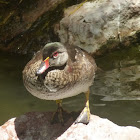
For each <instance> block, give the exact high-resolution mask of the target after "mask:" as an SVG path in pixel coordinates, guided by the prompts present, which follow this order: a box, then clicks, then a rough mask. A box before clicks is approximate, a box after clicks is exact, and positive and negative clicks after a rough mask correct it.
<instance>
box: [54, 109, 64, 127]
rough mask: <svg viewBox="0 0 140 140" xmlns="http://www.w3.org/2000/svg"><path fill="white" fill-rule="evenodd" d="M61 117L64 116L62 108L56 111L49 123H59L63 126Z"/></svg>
mask: <svg viewBox="0 0 140 140" xmlns="http://www.w3.org/2000/svg"><path fill="white" fill-rule="evenodd" d="M63 115H64V110H63V108H62V107H59V108H58V109H57V111H56V112H55V113H54V114H53V116H52V120H51V123H52V124H54V123H61V124H62V125H64V119H63Z"/></svg>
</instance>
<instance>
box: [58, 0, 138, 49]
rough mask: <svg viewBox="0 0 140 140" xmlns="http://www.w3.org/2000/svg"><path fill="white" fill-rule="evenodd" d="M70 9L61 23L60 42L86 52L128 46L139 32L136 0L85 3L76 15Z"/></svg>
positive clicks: (98, 0)
mask: <svg viewBox="0 0 140 140" xmlns="http://www.w3.org/2000/svg"><path fill="white" fill-rule="evenodd" d="M78 6H79V5H77V6H72V7H70V8H69V9H67V10H66V11H65V16H64V18H63V19H62V20H61V21H60V30H59V37H60V39H61V42H63V43H66V42H68V43H70V44H74V45H78V46H81V47H82V48H84V49H86V50H87V51H88V52H96V51H97V50H99V49H100V48H101V47H102V49H105V48H114V47H116V45H118V44H119V43H120V42H121V43H122V44H123V45H126V46H129V45H130V44H131V43H132V41H131V39H132V37H133V42H134V40H135V39H136V40H138V37H136V33H137V32H139V31H140V1H139V0H96V1H93V2H86V3H84V4H83V6H81V7H80V8H79V9H78V10H77V11H75V12H73V11H74V10H75V9H76V8H77V7H78Z"/></svg>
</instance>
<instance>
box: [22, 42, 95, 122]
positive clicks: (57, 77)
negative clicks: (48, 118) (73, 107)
mask: <svg viewBox="0 0 140 140" xmlns="http://www.w3.org/2000/svg"><path fill="white" fill-rule="evenodd" d="M96 69H97V66H96V63H95V60H94V58H93V57H92V56H91V55H90V54H89V53H88V52H87V51H85V50H83V49H82V48H80V47H78V46H74V45H69V44H63V43H60V42H52V43H48V44H46V45H45V46H44V47H43V48H42V49H41V50H39V51H38V52H37V53H36V54H35V55H34V56H33V58H32V59H31V60H30V61H29V62H28V63H27V64H26V66H25V68H24V70H23V83H24V86H25V88H26V89H27V90H28V91H29V92H30V93H31V94H32V95H33V96H36V97H38V98H40V99H43V100H54V101H56V103H57V105H58V108H57V111H56V112H58V118H59V122H60V123H64V119H63V115H62V112H63V108H62V99H64V98H69V97H72V96H76V95H78V94H80V93H83V92H84V93H85V97H86V103H85V107H84V109H83V110H82V112H81V113H80V115H79V117H78V118H77V119H76V121H75V123H83V124H88V123H89V121H90V108H89V94H90V86H91V85H92V84H93V81H94V77H95V72H96ZM54 116H55V115H54ZM52 118H53V117H52ZM52 120H53V119H52Z"/></svg>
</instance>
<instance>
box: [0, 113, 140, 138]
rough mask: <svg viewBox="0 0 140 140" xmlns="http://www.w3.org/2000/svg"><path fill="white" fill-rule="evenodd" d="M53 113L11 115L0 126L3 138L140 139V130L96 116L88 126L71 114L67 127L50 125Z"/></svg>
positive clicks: (0, 135)
mask: <svg viewBox="0 0 140 140" xmlns="http://www.w3.org/2000/svg"><path fill="white" fill-rule="evenodd" d="M51 115H52V113H39V112H38V113H37V112H31V113H27V114H25V115H22V116H20V117H18V118H12V119H10V120H8V121H7V122H6V123H5V124H4V125H2V126H1V127H0V140H54V139H57V140H65V139H66V140H118V139H119V140H140V129H138V128H136V127H132V126H118V125H116V124H114V123H113V122H111V121H109V120H107V119H103V118H100V117H98V116H95V115H91V120H90V123H89V124H88V125H84V124H81V123H79V124H73V122H74V120H73V118H72V117H70V116H69V118H68V120H67V122H66V123H65V125H64V126H62V125H61V124H53V125H52V124H50V120H51Z"/></svg>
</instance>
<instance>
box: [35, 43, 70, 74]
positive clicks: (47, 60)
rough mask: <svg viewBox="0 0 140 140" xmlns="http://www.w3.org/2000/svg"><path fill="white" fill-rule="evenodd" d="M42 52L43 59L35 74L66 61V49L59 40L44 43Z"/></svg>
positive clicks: (59, 65) (61, 64) (63, 63)
mask: <svg viewBox="0 0 140 140" xmlns="http://www.w3.org/2000/svg"><path fill="white" fill-rule="evenodd" d="M42 53H43V54H42V56H43V60H42V62H41V64H40V67H39V69H38V70H37V75H39V74H42V73H44V72H45V71H46V70H47V69H48V68H49V67H61V66H63V65H65V64H66V63H67V60H68V53H67V49H66V48H65V46H64V45H63V44H61V43H59V42H54V43H48V44H46V45H45V46H44V48H43V52H42Z"/></svg>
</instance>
